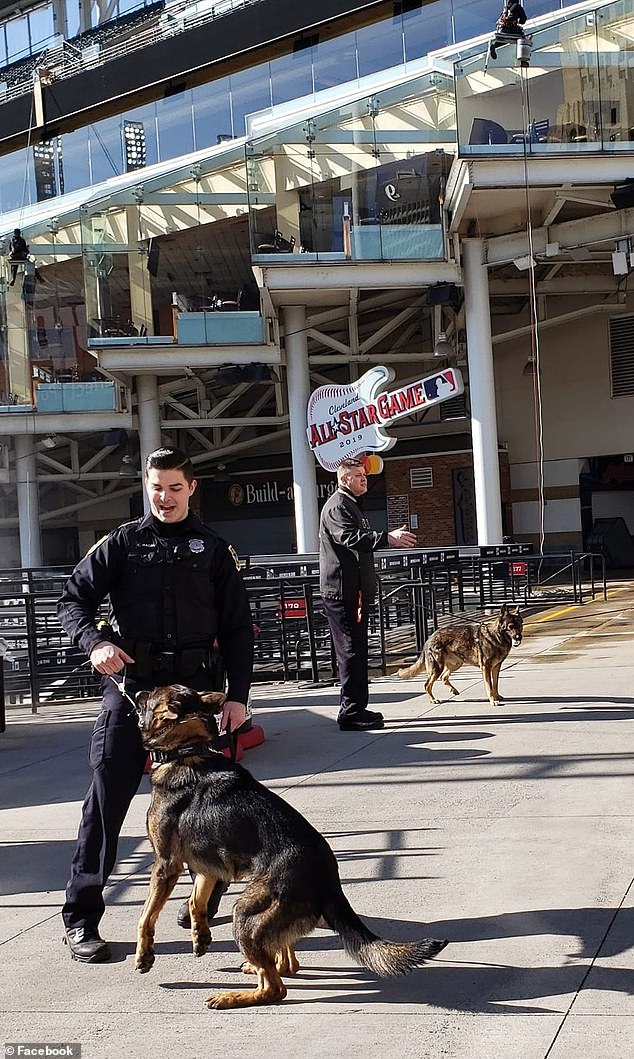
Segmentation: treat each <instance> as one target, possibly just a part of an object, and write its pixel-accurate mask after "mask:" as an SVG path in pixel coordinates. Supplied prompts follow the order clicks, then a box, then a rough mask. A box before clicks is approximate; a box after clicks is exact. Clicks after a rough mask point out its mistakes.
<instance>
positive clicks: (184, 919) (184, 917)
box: [176, 881, 229, 930]
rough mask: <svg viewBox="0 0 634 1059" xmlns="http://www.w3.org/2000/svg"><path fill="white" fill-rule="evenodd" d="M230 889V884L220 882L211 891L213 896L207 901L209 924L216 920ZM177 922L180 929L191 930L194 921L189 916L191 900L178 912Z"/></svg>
mask: <svg viewBox="0 0 634 1059" xmlns="http://www.w3.org/2000/svg"><path fill="white" fill-rule="evenodd" d="M228 889H229V884H228V883H225V882H220V881H219V882H217V883H216V885H215V886H214V888H213V890H212V891H211V894H210V895H209V900H208V901H207V922H208V923H211V921H212V919H213V918H214V916H215V914H216V912H217V911H218V906H219V904H220V899H221V897H222V895H223V894H226V892H227V890H228ZM176 922H177V923H178V925H179V927H184V928H185V930H190V929H191V925H192V921H191V918H190V915H189V898H188V899H187V900H186V901H183V903H182V905H181V906H180V908H179V910H178V912H177V913H176Z"/></svg>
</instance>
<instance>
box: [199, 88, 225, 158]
mask: <svg viewBox="0 0 634 1059" xmlns="http://www.w3.org/2000/svg"><path fill="white" fill-rule="evenodd" d="M192 98H193V103H194V135H195V141H194V143H195V150H199V149H200V148H201V147H215V146H216V144H218V143H222V142H223V141H224V140H230V139H231V138H232V136H233V130H232V128H231V106H230V102H229V78H228V77H223V78H222V79H221V80H220V81H212V82H211V84H208V85H199V86H198V87H197V88H194V90H193V92H192Z"/></svg>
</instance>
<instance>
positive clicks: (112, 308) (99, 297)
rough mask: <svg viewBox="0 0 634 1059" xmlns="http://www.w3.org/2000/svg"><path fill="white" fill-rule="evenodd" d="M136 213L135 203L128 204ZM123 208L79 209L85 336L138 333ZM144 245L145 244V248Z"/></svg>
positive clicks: (135, 251)
mask: <svg viewBox="0 0 634 1059" xmlns="http://www.w3.org/2000/svg"><path fill="white" fill-rule="evenodd" d="M130 211H131V212H132V213H134V214H136V213H137V212H138V211H137V209H136V207H130ZM127 233H128V223H127V218H126V212H123V211H116V212H113V213H111V214H109V213H107V212H104V213H95V214H86V213H83V215H82V221H81V235H82V249H83V255H82V257H83V263H84V284H85V297H86V322H87V328H88V339H89V340H90V339H100V338H122V337H125V336H131V335H134V334H138V332H137V331H136V330H135V329H134V327H133V323H132V305H131V300H130V275H129V261H130V257H131V255H132V252H133V253H134V255H135V257H136V256H138V253H139V240H138V239H137V240H135V242H134V248H133V251H132V250H131V252H130V253H129V252H128V246H129V244H128V237H127ZM146 249H147V248H146Z"/></svg>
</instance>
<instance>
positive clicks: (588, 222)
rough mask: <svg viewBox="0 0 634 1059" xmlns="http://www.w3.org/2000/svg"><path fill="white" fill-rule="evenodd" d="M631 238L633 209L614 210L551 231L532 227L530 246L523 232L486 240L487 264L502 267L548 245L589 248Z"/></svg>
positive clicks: (565, 224)
mask: <svg viewBox="0 0 634 1059" xmlns="http://www.w3.org/2000/svg"><path fill="white" fill-rule="evenodd" d="M631 235H634V209H628V210H613V211H612V212H611V213H602V214H599V215H598V216H597V217H583V218H581V220H576V221H564V222H563V223H562V224H553V225H551V227H550V228H535V229H534V230H533V233H532V241H531V243H532V245H531V247H529V240H528V235H527V233H526V232H518V233H516V234H515V235H498V236H495V237H494V238H492V239H487V240H486V241H485V260H486V264H487V265H489V266H491V265H502V264H506V263H508V262H509V261H513V260H515V258H522V257H526V256H527V255H528V254H529V253H530V249H532V252H533V254H545V253H546V246H547V244H548V243H559V249H560V251H561V250H563V249H570V248H572V247H578V246H590V245H592V244H594V243H604V242H608V241H612V240H615V239H624V238H627V237H628V236H631Z"/></svg>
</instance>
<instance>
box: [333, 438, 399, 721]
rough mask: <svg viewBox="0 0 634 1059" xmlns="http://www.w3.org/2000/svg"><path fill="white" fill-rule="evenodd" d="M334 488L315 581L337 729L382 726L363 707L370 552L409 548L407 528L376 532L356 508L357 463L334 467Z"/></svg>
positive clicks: (360, 481) (362, 488)
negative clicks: (330, 648)
mask: <svg viewBox="0 0 634 1059" xmlns="http://www.w3.org/2000/svg"><path fill="white" fill-rule="evenodd" d="M337 483H338V489H337V490H336V491H335V492H334V493H333V494H332V496H330V497H329V498H328V500H327V501H326V503H325V504H324V506H323V509H322V512H321V520H320V525H319V573H320V577H319V581H320V586H319V587H320V590H321V595H322V600H323V606H324V611H325V613H326V617H327V618H328V624H329V625H330V631H331V633H332V640H333V644H334V648H335V655H336V658H337V667H338V669H339V680H340V684H341V697H340V705H339V715H338V717H337V722H338V724H339V727H340V729H341V730H342V731H346V732H348V731H365V730H367V729H372V728H382V727H383V714H381V713H377V712H374V711H373V710H369V709H368V691H369V689H368V614H369V611H370V605H371V604H372V603H373V601H374V596H375V593H376V572H375V569H374V555H373V552H374V551H375V550H376V549H377V548H385V547H386V546H387V545H391V546H392V547H393V548H413V547H414V546H415V544H416V537H415V536H414V534H413V533H410V531H409V530H408V528H407V527H406V526H401V527H400V529H397V530H393V531H392V532H390V533H387V532H385V531H382V532H377V531H375V530H373V529H372V527H371V526H370V523H369V522H368V520H367V518H366V517H365V515H364V513H363V509H362V508H361V506H360V503H359V501H360V498H361V497H362V496H363V495H364V494H365V493H366V492H367V489H368V480H367V477H366V472H365V467H364V465H363V463H362V462H361V460H352V459H351V460H344V461H343V463H341V464H340V465H339V467H338V468H337Z"/></svg>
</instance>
